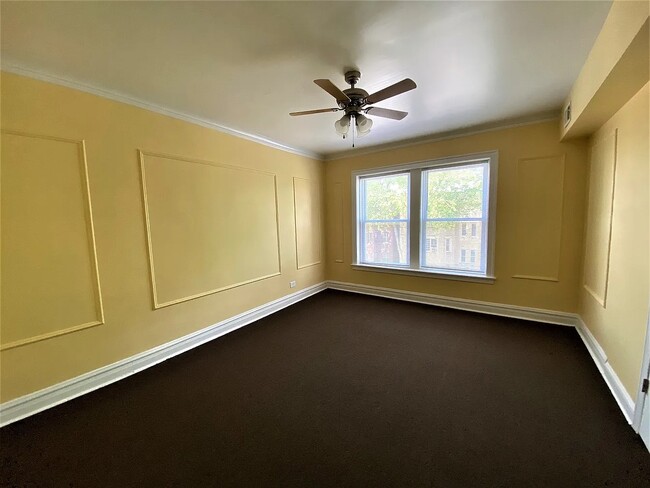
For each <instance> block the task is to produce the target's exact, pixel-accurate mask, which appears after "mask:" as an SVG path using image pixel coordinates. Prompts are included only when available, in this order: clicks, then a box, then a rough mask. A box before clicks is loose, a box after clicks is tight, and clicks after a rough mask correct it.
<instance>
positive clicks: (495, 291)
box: [325, 121, 587, 312]
mask: <svg viewBox="0 0 650 488" xmlns="http://www.w3.org/2000/svg"><path fill="white" fill-rule="evenodd" d="M491 150H498V151H499V169H498V173H499V176H498V183H497V216H496V225H497V230H496V255H495V275H496V278H497V279H496V281H495V283H494V284H485V283H469V282H463V281H451V280H445V279H437V278H429V277H419V276H418V277H415V276H413V277H411V276H403V275H395V274H386V273H378V272H373V271H357V270H353V269H352V268H351V266H350V264H351V260H352V238H351V237H352V236H351V232H352V228H353V225H352V222H351V219H352V212H351V209H352V201H351V172H352V171H354V170H359V169H362V168H373V167H380V166H388V165H392V164H399V163H408V162H415V161H424V160H428V159H435V158H442V157H447V156H460V155H464V154H470V153H477V152H486V151H491ZM586 155H587V146H586V142H585V141H584V140H577V141H570V142H565V143H560V142H558V131H557V121H548V122H542V123H537V124H532V125H526V126H521V127H514V128H508V129H502V130H496V131H491V132H484V133H480V134H475V135H470V136H465V137H458V138H454V139H449V140H442V141H438V142H431V143H427V144H421V145H417V146H410V147H403V148H398V149H393V150H385V151H381V152H376V153H371V154H366V155H360V156H353V157H348V158H345V159H339V160H332V161H328V162H327V163H326V172H325V175H326V186H327V190H328V191H327V201H326V205H327V216H328V220H327V224H326V241H327V249H328V252H327V256H328V260H327V276H328V279H331V280H337V281H344V282H351V283H359V284H365V285H372V286H380V287H387V288H396V289H402V290H410V291H416V292H423V293H431V294H435V295H444V296H450V297H460V298H468V299H475V300H483V301H488V302H496V303H503V304H512V305H521V306H527V307H535V308H542V309H550V310H557V311H566V312H575V311H576V310H577V306H578V292H577V290H578V283H579V280H578V278H579V275H580V263H581V261H582V257H581V248H582V230H583V218H584V200H585V182H586V157H587V156H586Z"/></svg>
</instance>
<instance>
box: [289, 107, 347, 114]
mask: <svg viewBox="0 0 650 488" xmlns="http://www.w3.org/2000/svg"><path fill="white" fill-rule="evenodd" d="M339 110H341V109H340V108H319V109H318V110H305V111H304V112H291V113H289V115H293V116H296V115H311V114H322V113H325V112H338V111H339Z"/></svg>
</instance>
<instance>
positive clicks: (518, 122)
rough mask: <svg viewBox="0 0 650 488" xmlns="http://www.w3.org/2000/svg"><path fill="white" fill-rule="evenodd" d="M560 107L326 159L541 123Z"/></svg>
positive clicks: (331, 159) (334, 155) (550, 117)
mask: <svg viewBox="0 0 650 488" xmlns="http://www.w3.org/2000/svg"><path fill="white" fill-rule="evenodd" d="M559 119H560V116H559V109H558V110H552V111H547V112H542V113H539V114H535V115H531V116H527V117H520V118H517V119H509V120H502V121H500V122H494V123H490V124H483V125H478V126H472V127H465V128H463V129H457V130H453V131H448V132H443V133H437V134H430V135H427V136H422V137H417V138H415V139H410V140H401V141H395V142H389V143H386V144H379V145H376V146H371V147H369V148H367V149H350V150H346V151H342V152H337V153H333V154H325V155H324V156H323V158H324V160H325V161H335V160H337V159H345V158H350V157H355V156H365V155H367V154H374V153H379V152H384V151H390V150H393V149H403V148H406V147H413V146H421V145H424V144H430V143H432V142H440V141H446V140H449V139H459V138H461V137H468V136H473V135H476V134H483V133H485V132H494V131H498V130H504V129H514V128H516V127H523V126H526V125H533V124H541V123H543V122H549V121H551V120H559Z"/></svg>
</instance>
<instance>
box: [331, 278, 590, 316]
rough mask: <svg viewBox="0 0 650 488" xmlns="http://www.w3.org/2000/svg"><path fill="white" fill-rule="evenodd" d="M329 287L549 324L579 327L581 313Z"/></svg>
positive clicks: (361, 287) (356, 287)
mask: <svg viewBox="0 0 650 488" xmlns="http://www.w3.org/2000/svg"><path fill="white" fill-rule="evenodd" d="M327 287H328V288H331V289H333V290H341V291H349V292H353V293H360V294H362V295H373V296H378V297H383V298H392V299H394V300H402V301H406V302H415V303H423V304H425V305H435V306H438V307H445V308H454V309H456V310H465V311H468V312H478V313H484V314H488V315H498V316H500V317H510V318H514V319H523V320H532V321H534V322H544V323H547V324H556V325H566V326H569V327H575V325H576V324H577V318H578V316H577V315H576V314H574V313H568V312H556V311H554V310H545V309H541V308H532V307H520V306H517V305H504V304H501V303H493V302H483V301H479V300H468V299H466V298H452V297H446V296H442V295H431V294H429V293H419V292H415V291H404V290H397V289H395V288H381V287H379V286H369V285H358V284H356V283H346V282H342V281H328V282H327Z"/></svg>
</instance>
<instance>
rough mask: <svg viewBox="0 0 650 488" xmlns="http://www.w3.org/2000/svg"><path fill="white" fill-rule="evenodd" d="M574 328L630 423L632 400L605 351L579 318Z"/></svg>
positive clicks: (632, 409)
mask: <svg viewBox="0 0 650 488" xmlns="http://www.w3.org/2000/svg"><path fill="white" fill-rule="evenodd" d="M576 330H577V331H578V334H580V337H581V338H582V341H583V342H584V343H585V346H587V350H588V351H589V354H591V357H592V358H593V360H594V362H595V363H596V367H597V368H598V371H600V374H601V375H602V376H603V379H604V380H605V383H607V386H608V387H609V389H610V391H611V392H612V395H614V399H615V400H616V403H618V406H619V407H620V409H621V411H622V412H623V415H625V419H626V420H627V422H628V423H629V424H630V425H632V420H633V419H634V408H635V405H634V401H633V400H632V397H631V396H630V394H629V393H628V392H627V390H626V389H625V387H624V386H623V383H621V380H620V378H619V377H618V375H617V374H616V372H615V371H614V369H613V368H612V366H611V365H610V364H609V361H608V359H607V355H606V354H605V351H604V350H603V348H602V347H601V346H600V344H598V341H597V340H596V338H595V337H594V336H593V334H592V333H591V331H590V330H589V329H588V328H587V326H586V325H585V323H584V322H583V321H582V319H581V318H579V319H578V323H577V325H576Z"/></svg>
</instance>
